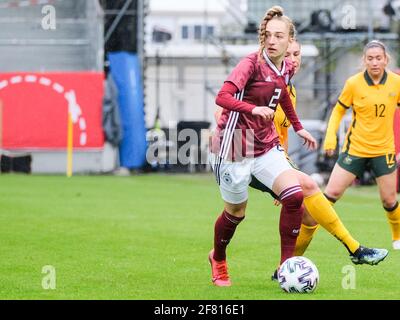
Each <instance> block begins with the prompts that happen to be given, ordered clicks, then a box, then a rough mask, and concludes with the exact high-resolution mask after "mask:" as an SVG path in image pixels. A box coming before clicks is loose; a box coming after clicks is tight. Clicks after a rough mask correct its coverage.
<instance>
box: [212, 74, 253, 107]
mask: <svg viewBox="0 0 400 320" xmlns="http://www.w3.org/2000/svg"><path fill="white" fill-rule="evenodd" d="M238 91H239V89H238V88H237V87H236V85H234V84H233V83H232V82H230V81H226V82H225V83H224V85H223V86H222V88H221V90H220V91H219V92H218V95H217V98H216V99H215V103H216V104H217V105H219V106H220V107H222V108H224V109H228V110H232V111H237V112H241V113H251V112H252V111H253V109H254V108H255V107H256V106H255V105H252V104H250V103H247V102H243V101H240V100H238V99H236V98H235V94H236V93H238Z"/></svg>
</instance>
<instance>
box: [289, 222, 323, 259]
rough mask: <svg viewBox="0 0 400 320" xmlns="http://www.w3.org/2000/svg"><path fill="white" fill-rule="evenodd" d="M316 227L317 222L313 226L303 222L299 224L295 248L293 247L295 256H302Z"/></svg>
mask: <svg viewBox="0 0 400 320" xmlns="http://www.w3.org/2000/svg"><path fill="white" fill-rule="evenodd" d="M318 227H319V225H318V224H317V225H315V226H306V225H305V224H301V228H300V233H299V236H298V237H297V240H296V248H295V249H294V255H295V256H302V255H303V254H304V252H305V251H306V249H307V247H308V245H309V244H310V242H311V239H312V238H313V236H314V232H315V231H317V229H318Z"/></svg>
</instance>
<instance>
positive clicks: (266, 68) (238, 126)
mask: <svg viewBox="0 0 400 320" xmlns="http://www.w3.org/2000/svg"><path fill="white" fill-rule="evenodd" d="M264 59H265V60H264V61H263V63H260V62H258V53H252V54H250V55H248V56H247V57H245V58H244V59H242V60H241V61H240V62H239V64H238V65H237V66H236V67H235V68H234V69H233V71H232V72H231V74H230V75H229V77H228V78H227V79H226V81H225V84H224V86H223V88H222V89H221V91H220V92H219V93H218V96H217V99H216V103H217V104H218V105H219V106H221V107H222V108H224V109H223V112H222V115H221V117H220V118H219V120H218V124H217V129H216V132H215V134H214V136H213V139H212V146H211V151H212V152H213V153H215V154H217V155H219V156H220V157H221V158H223V159H228V160H232V159H238V158H240V157H258V156H261V155H262V154H264V153H266V152H267V151H268V150H270V149H272V148H273V147H274V146H276V145H278V144H279V137H278V134H277V133H276V131H275V126H274V124H273V121H272V120H265V119H263V118H261V117H259V116H254V115H252V110H253V109H254V108H255V107H261V106H266V107H270V108H272V109H275V108H276V106H277V105H278V103H280V104H281V106H282V109H283V110H284V112H285V114H286V116H287V117H288V118H289V120H290V121H291V123H292V124H293V128H294V129H295V131H299V130H301V129H302V126H301V123H300V122H299V120H298V118H297V115H296V112H295V111H294V108H293V105H292V102H291V100H290V97H289V94H288V92H287V90H286V86H287V83H288V82H289V79H290V77H291V76H292V75H293V66H292V64H291V63H290V62H289V61H284V62H283V66H282V70H278V69H277V68H276V67H275V65H274V64H273V63H272V62H271V61H270V60H269V59H268V57H267V56H266V55H264Z"/></svg>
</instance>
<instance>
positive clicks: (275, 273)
mask: <svg viewBox="0 0 400 320" xmlns="http://www.w3.org/2000/svg"><path fill="white" fill-rule="evenodd" d="M271 280H272V281H278V270H275V271H274V274H273V275H272V276H271Z"/></svg>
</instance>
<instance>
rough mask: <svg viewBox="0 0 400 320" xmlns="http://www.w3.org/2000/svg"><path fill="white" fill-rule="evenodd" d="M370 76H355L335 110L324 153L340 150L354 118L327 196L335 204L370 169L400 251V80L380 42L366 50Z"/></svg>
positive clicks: (331, 178)
mask: <svg viewBox="0 0 400 320" xmlns="http://www.w3.org/2000/svg"><path fill="white" fill-rule="evenodd" d="M363 62H364V65H365V69H366V70H365V71H363V72H360V73H357V74H355V75H354V76H352V77H350V78H349V79H348V80H347V81H346V83H345V86H344V89H343V91H342V93H341V95H340V97H339V100H338V102H337V104H336V106H335V108H334V109H333V111H332V114H331V116H330V119H329V123H328V129H327V132H326V137H325V142H324V149H325V150H326V153H327V155H328V156H332V155H333V154H334V152H335V150H336V143H337V142H336V132H337V131H338V128H339V125H340V122H341V120H342V118H343V116H344V114H345V113H346V111H347V110H348V109H350V108H352V109H353V118H352V123H351V125H350V127H349V128H348V131H347V135H346V139H345V143H344V145H343V148H342V152H341V154H340V155H339V158H338V160H337V162H336V165H335V167H334V169H333V171H332V173H331V176H330V179H329V181H328V184H327V186H326V190H325V194H326V196H327V197H328V199H329V200H330V201H331V202H332V203H335V202H336V201H337V200H338V199H340V197H341V196H342V195H343V193H344V192H345V190H346V189H347V188H348V187H349V186H350V185H351V184H352V183H353V181H354V179H355V178H356V177H361V176H362V174H363V173H364V171H365V170H366V166H367V165H369V166H370V168H371V169H372V171H373V173H374V175H375V177H376V183H377V185H378V188H379V194H380V198H381V201H382V204H383V207H384V209H385V212H386V215H387V219H388V221H389V225H390V228H391V232H392V241H393V242H392V243H393V248H394V249H396V250H400V207H399V203H398V201H397V195H396V156H395V145H394V131H393V124H394V115H395V111H396V108H397V107H398V106H399V105H400V76H398V75H396V74H395V73H393V72H391V71H389V70H386V67H387V65H388V62H389V56H388V53H387V50H386V46H385V45H384V44H383V43H382V42H380V41H377V40H373V41H371V42H369V43H368V44H367V45H366V46H365V47H364V56H363Z"/></svg>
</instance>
